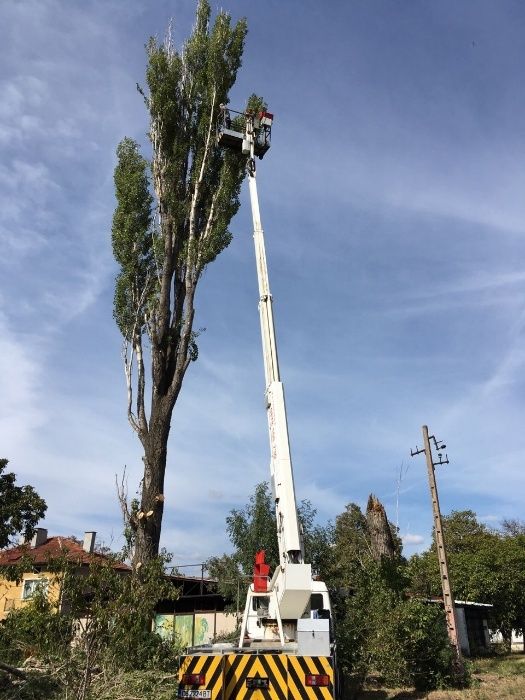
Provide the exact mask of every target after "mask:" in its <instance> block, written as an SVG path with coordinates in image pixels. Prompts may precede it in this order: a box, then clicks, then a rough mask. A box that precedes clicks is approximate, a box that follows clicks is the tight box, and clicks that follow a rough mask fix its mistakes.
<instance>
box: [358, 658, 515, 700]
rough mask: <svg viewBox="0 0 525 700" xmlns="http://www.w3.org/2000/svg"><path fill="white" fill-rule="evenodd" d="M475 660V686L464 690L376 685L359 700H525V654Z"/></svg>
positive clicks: (360, 695)
mask: <svg viewBox="0 0 525 700" xmlns="http://www.w3.org/2000/svg"><path fill="white" fill-rule="evenodd" d="M471 663H472V685H471V687H470V688H466V689H465V690H433V691H431V692H422V691H417V690H413V689H410V688H397V689H396V688H374V689H368V690H364V691H362V692H361V693H360V694H359V695H358V696H357V699H356V700H525V656H524V655H517V654H512V655H511V656H506V657H505V656H501V657H494V658H489V659H479V660H475V661H473V662H471Z"/></svg>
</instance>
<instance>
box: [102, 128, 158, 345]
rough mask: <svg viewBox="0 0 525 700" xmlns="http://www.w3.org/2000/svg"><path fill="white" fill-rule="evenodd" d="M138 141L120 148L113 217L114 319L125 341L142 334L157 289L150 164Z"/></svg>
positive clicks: (125, 140)
mask: <svg viewBox="0 0 525 700" xmlns="http://www.w3.org/2000/svg"><path fill="white" fill-rule="evenodd" d="M138 149H139V146H138V144H137V143H136V141H133V140H132V139H129V138H125V139H124V140H123V141H122V142H121V143H120V144H119V146H118V148H117V159H118V163H117V167H116V168H115V176H114V180H115V195H116V197H117V207H116V209H115V213H114V215H113V226H112V242H113V255H114V256H115V259H116V261H117V262H118V263H119V265H120V268H121V271H120V273H119V275H118V276H117V280H116V283H115V298H114V309H113V315H114V318H115V320H116V322H117V325H118V327H119V330H120V332H121V333H122V335H123V336H124V338H126V340H132V338H133V336H134V335H135V334H137V333H141V332H142V330H143V327H144V316H145V313H146V310H147V305H148V302H149V301H150V295H151V293H152V290H153V289H154V282H155V269H154V262H155V256H154V236H153V231H152V230H151V223H152V213H151V208H152V203H153V197H152V196H151V194H150V191H149V177H148V163H147V161H146V160H145V159H144V158H143V157H142V156H141V155H140V154H139V150H138Z"/></svg>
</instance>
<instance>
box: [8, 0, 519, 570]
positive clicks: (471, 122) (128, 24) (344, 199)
mask: <svg viewBox="0 0 525 700" xmlns="http://www.w3.org/2000/svg"><path fill="white" fill-rule="evenodd" d="M225 8H226V9H227V10H228V11H230V12H231V13H232V15H233V16H234V18H237V17H240V16H242V15H246V16H247V18H248V22H249V29H250V31H249V35H248V40H247V45H246V51H245V59H244V64H243V67H242V69H241V72H240V74H239V79H238V82H237V85H236V86H235V89H234V91H233V93H232V100H231V104H232V106H233V107H242V106H243V104H244V101H245V99H246V97H247V96H248V95H249V94H250V93H251V92H257V93H259V94H262V95H263V96H264V97H265V98H266V100H267V102H268V104H269V106H270V108H271V110H272V111H273V112H274V113H275V122H274V133H273V146H272V149H271V151H270V152H269V154H268V155H267V157H266V158H265V159H264V161H263V162H262V163H261V164H260V165H259V169H258V178H259V195H260V200H261V212H262V218H263V225H264V228H265V233H266V243H267V249H268V260H269V267H270V281H271V287H272V291H273V295H274V300H275V307H274V308H275V314H276V324H277V333H278V342H279V351H280V360H281V372H282V376H283V380H284V382H285V387H286V393H287V405H288V412H289V424H290V433H291V443H292V454H293V459H294V469H295V478H296V486H297V490H298V495H299V498H309V499H310V500H311V501H312V503H313V504H314V506H315V507H316V508H317V509H318V513H319V518H320V521H321V522H322V521H326V520H327V519H334V518H335V516H336V515H337V514H338V513H340V512H341V511H342V510H343V509H344V506H345V505H346V504H347V503H349V502H352V501H353V502H357V503H359V504H360V505H364V504H365V503H366V499H367V497H368V494H369V493H370V492H373V493H375V494H376V495H377V496H378V497H379V498H380V500H381V501H382V502H383V503H384V504H385V506H386V507H387V510H388V513H389V516H390V518H391V519H392V520H396V518H398V521H399V527H400V530H401V534H402V536H403V537H404V538H405V551H406V553H407V554H410V553H411V552H413V551H417V550H418V549H421V548H424V547H426V546H427V545H428V544H429V539H430V530H431V525H432V516H431V511H430V500H429V495H428V486H427V483H426V471H425V463H424V459H423V457H419V458H415V459H411V458H410V448H411V447H415V446H416V444H417V445H421V425H422V424H423V423H426V424H428V425H429V426H430V428H431V431H432V432H434V433H435V434H436V435H437V436H438V437H439V438H442V439H443V440H445V442H446V443H447V446H448V450H447V451H448V455H449V458H450V462H451V463H450V465H448V466H447V467H443V468H440V469H439V471H438V484H439V488H440V495H441V503H442V508H443V510H444V512H449V511H450V510H452V509H465V508H472V509H474V510H476V512H477V513H478V515H479V516H480V517H481V518H482V519H484V520H485V521H486V522H487V523H488V524H490V525H497V524H498V522H499V521H500V520H501V519H502V518H503V517H523V494H524V491H525V470H524V469H523V446H524V445H523V442H524V439H523V428H522V425H523V414H524V409H525V396H524V391H523V390H524V377H525V348H524V344H523V341H524V333H525V265H524V261H525V197H524V194H523V193H524V191H525V174H524V166H523V163H525V145H524V144H525V141H524V121H523V114H524V113H525V89H524V87H523V75H524V74H525V45H524V43H523V35H524V30H525V7H524V6H523V4H522V3H521V2H512V1H511V0H505V1H504V2H498V3H494V2H485V1H484V0H476V1H475V2H474V1H471V2H463V3H457V2H452V1H447V0H444V1H442V2H440V3H435V2H430V1H428V2H427V1H424V2H421V1H418V2H416V1H413V0H405V1H404V2H392V1H391V0H374V1H372V2H371V1H370V0H366V1H365V0H351V1H347V2H342V1H341V2H338V1H332V2H329V3H322V4H321V3H318V2H313V1H311V0H301V2H299V0H288V2H282V1H281V2H278V1H277V0H266V2H261V3H252V2H247V1H246V0H244V1H242V0H230V2H228V3H227V5H225ZM193 11H194V3H193V2H190V1H179V2H177V1H172V2H164V1H161V0H150V2H148V3H145V2H139V1H138V0H126V1H124V0H118V1H117V0H103V1H102V0H99V1H95V0H84V1H83V2H80V1H74V0H69V1H67V2H66V0H19V1H17V2H15V1H14V0H10V1H6V2H3V3H2V5H1V7H0V37H1V43H2V47H3V57H2V58H3V60H2V62H1V65H0V81H1V84H2V85H1V94H2V100H1V103H0V149H1V154H2V157H1V161H0V240H1V250H2V256H1V258H0V395H1V402H0V446H1V447H0V452H1V456H6V457H8V458H9V459H10V462H11V464H10V466H11V468H12V469H13V470H14V471H15V472H16V473H17V474H18V479H19V481H20V483H32V484H33V485H35V486H36V487H37V489H38V491H39V492H40V493H41V495H42V496H43V497H44V498H45V499H46V501H47V503H48V505H49V510H48V513H47V517H46V520H45V523H44V525H45V526H46V527H48V529H49V531H50V534H63V535H68V534H75V535H81V534H82V532H83V531H84V530H91V529H93V530H97V532H98V533H99V537H100V538H101V539H103V540H104V541H105V543H106V544H110V545H112V546H115V547H117V546H120V544H121V540H120V536H119V533H120V531H121V519H120V514H119V509H118V506H117V501H116V496H115V474H120V473H121V472H122V470H123V468H124V465H127V470H128V474H129V491H130V493H133V491H134V489H135V487H136V485H137V484H138V481H139V479H140V476H141V460H140V451H139V447H138V442H137V440H136V438H135V436H134V434H133V433H132V431H131V428H130V427H129V426H128V424H127V420H126V415H125V401H126V398H125V383H124V374H123V369H122V364H121V358H120V349H121V342H120V338H119V335H118V332H117V329H116V327H115V325H114V323H113V320H112V295H113V279H114V276H115V271H116V268H115V264H114V262H113V260H112V255H111V248H110V234H109V232H110V227H111V218H112V214H113V208H114V195H113V182H112V177H113V168H114V165H115V155H114V154H115V148H116V145H117V143H118V142H119V140H120V139H121V138H122V137H124V136H126V135H127V136H131V137H133V138H135V139H137V140H139V141H140V142H141V143H142V144H143V145H144V149H145V152H146V153H147V148H148V145H147V139H146V136H145V134H146V130H147V117H146V114H145V111H144V106H143V103H142V100H141V98H140V95H138V93H137V92H136V90H135V84H136V82H143V75H144V68H145V53H144V44H145V42H146V41H147V39H148V37H149V36H150V35H152V34H155V35H158V36H160V37H162V36H163V34H164V31H165V28H166V26H167V24H168V21H169V18H170V17H173V18H174V29H175V36H176V38H177V40H178V42H179V43H180V41H181V40H182V38H183V37H184V36H186V35H187V33H188V32H189V30H190V28H191V24H192V19H193ZM231 229H232V231H233V233H234V240H233V243H232V245H231V246H230V248H229V249H227V251H226V252H225V253H224V254H223V255H221V257H220V258H219V259H218V260H217V261H216V262H215V263H214V264H213V265H212V266H210V268H209V269H208V271H207V272H206V274H205V276H204V278H203V280H202V283H201V287H200V289H199V292H198V298H197V318H196V325H197V327H205V328H206V332H205V333H204V334H203V335H202V336H201V340H200V356H199V360H198V362H197V363H195V364H194V365H192V366H191V367H190V370H189V372H188V375H187V377H186V380H185V384H184V387H183V391H182V395H181V397H180V400H179V402H178V404H177V407H176V409H175V413H174V419H173V423H172V435H171V439H170V446H169V467H168V477H167V484H166V510H165V522H164V531H163V544H164V546H166V547H167V549H168V550H169V551H171V552H173V553H174V555H175V563H177V564H179V565H180V564H186V563H195V562H201V561H202V560H203V559H205V558H207V557H208V556H210V555H213V554H218V553H220V552H222V551H224V550H226V549H227V548H228V543H227V538H226V535H225V533H224V519H225V517H226V515H227V514H228V512H229V510H230V509H231V508H234V507H240V506H242V505H243V504H245V503H246V502H247V500H248V498H249V496H250V494H251V493H252V490H253V486H254V485H255V484H256V483H258V482H259V481H262V480H264V479H266V478H267V477H268V474H269V472H268V460H269V454H268V453H269V450H268V440H267V432H266V417H265V413H264V403H263V395H264V376H263V365H262V356H261V349H260V339H259V323H258V315H257V283H256V276H255V264H254V255H253V250H252V238H251V219H250V209H249V201H248V193H247V191H246V190H243V194H242V206H241V210H240V212H239V214H238V215H237V217H236V218H235V219H234V221H233V222H232V225H231ZM400 469H402V470H403V478H402V480H401V484H400V487H399V488H397V486H396V482H397V479H398V475H399V471H400ZM397 492H398V493H397ZM397 496H398V498H397ZM396 500H398V510H397V513H396Z"/></svg>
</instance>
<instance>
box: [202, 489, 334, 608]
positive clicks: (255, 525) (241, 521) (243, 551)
mask: <svg viewBox="0 0 525 700" xmlns="http://www.w3.org/2000/svg"><path fill="white" fill-rule="evenodd" d="M297 510H298V515H299V522H300V524H301V526H302V529H303V539H304V545H305V560H306V561H307V562H309V563H311V564H312V569H313V571H315V572H316V573H317V574H319V575H320V576H321V578H322V577H323V576H324V573H325V571H328V570H329V568H330V567H331V556H332V555H331V543H332V540H333V527H332V526H331V525H330V524H328V525H326V526H321V525H319V524H318V523H316V521H315V516H316V513H317V511H316V510H315V508H314V507H313V506H312V504H311V503H310V502H309V501H307V500H304V501H302V502H301V503H300V505H299V506H298V509H297ZM226 530H227V532H228V536H229V538H230V542H231V543H232V545H233V547H234V552H233V554H231V555H228V554H223V555H222V556H220V557H212V558H211V559H209V560H208V561H207V563H206V566H207V569H208V572H209V574H210V576H212V577H213V578H217V580H218V581H219V590H220V592H221V594H222V595H224V596H225V597H226V598H227V599H228V600H230V601H233V602H235V605H232V606H231V607H232V608H233V609H236V604H237V599H238V591H239V588H240V595H241V597H242V600H241V601H240V603H241V606H242V604H243V601H244V596H245V593H246V588H247V583H248V581H250V580H251V578H252V575H253V565H254V561H255V554H256V552H257V551H259V550H261V549H263V550H264V551H265V554H266V561H267V563H268V564H269V565H270V569H271V571H273V570H274V569H275V567H276V566H277V565H278V563H279V550H278V545H277V526H276V521H275V506H274V502H273V497H272V494H271V493H270V486H269V484H268V482H266V481H263V482H261V483H260V484H257V485H256V487H255V491H254V493H253V495H252V496H251V497H250V502H249V503H248V504H247V505H246V506H244V508H241V509H233V510H232V511H230V514H229V515H228V516H227V518H226Z"/></svg>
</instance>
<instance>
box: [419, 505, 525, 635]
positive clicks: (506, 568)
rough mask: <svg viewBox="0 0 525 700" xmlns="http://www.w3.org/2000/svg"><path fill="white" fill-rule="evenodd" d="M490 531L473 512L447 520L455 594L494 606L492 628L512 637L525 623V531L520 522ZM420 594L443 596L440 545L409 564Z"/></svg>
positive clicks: (458, 597)
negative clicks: (500, 529) (440, 575)
mask: <svg viewBox="0 0 525 700" xmlns="http://www.w3.org/2000/svg"><path fill="white" fill-rule="evenodd" d="M507 522H509V523H510V526H508V525H507V526H505V524H504V529H503V531H498V530H491V529H489V528H488V527H487V526H486V525H485V524H483V523H481V522H480V521H479V520H478V518H477V516H476V513H474V511H472V510H464V511H453V512H452V513H451V514H450V515H448V516H445V517H444V518H443V530H444V536H445V544H446V547H447V555H448V563H449V568H450V578H451V583H452V590H453V592H454V597H455V598H456V599H460V600H472V601H476V602H480V603H490V604H492V605H493V608H492V612H491V618H492V626H493V628H494V629H498V630H499V631H500V632H501V633H502V635H503V636H504V637H505V638H507V639H510V634H511V631H512V629H515V630H519V631H522V630H523V629H524V627H525V534H523V532H522V531H521V528H520V527H519V522H517V521H507ZM409 572H410V577H411V586H412V588H413V590H414V591H415V592H419V593H423V594H426V595H429V594H433V595H441V588H440V580H439V568H438V562H437V555H436V548H435V544H433V545H432V547H431V548H430V549H429V550H428V551H427V552H424V553H423V554H419V555H414V556H413V557H412V558H411V560H410V563H409Z"/></svg>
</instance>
